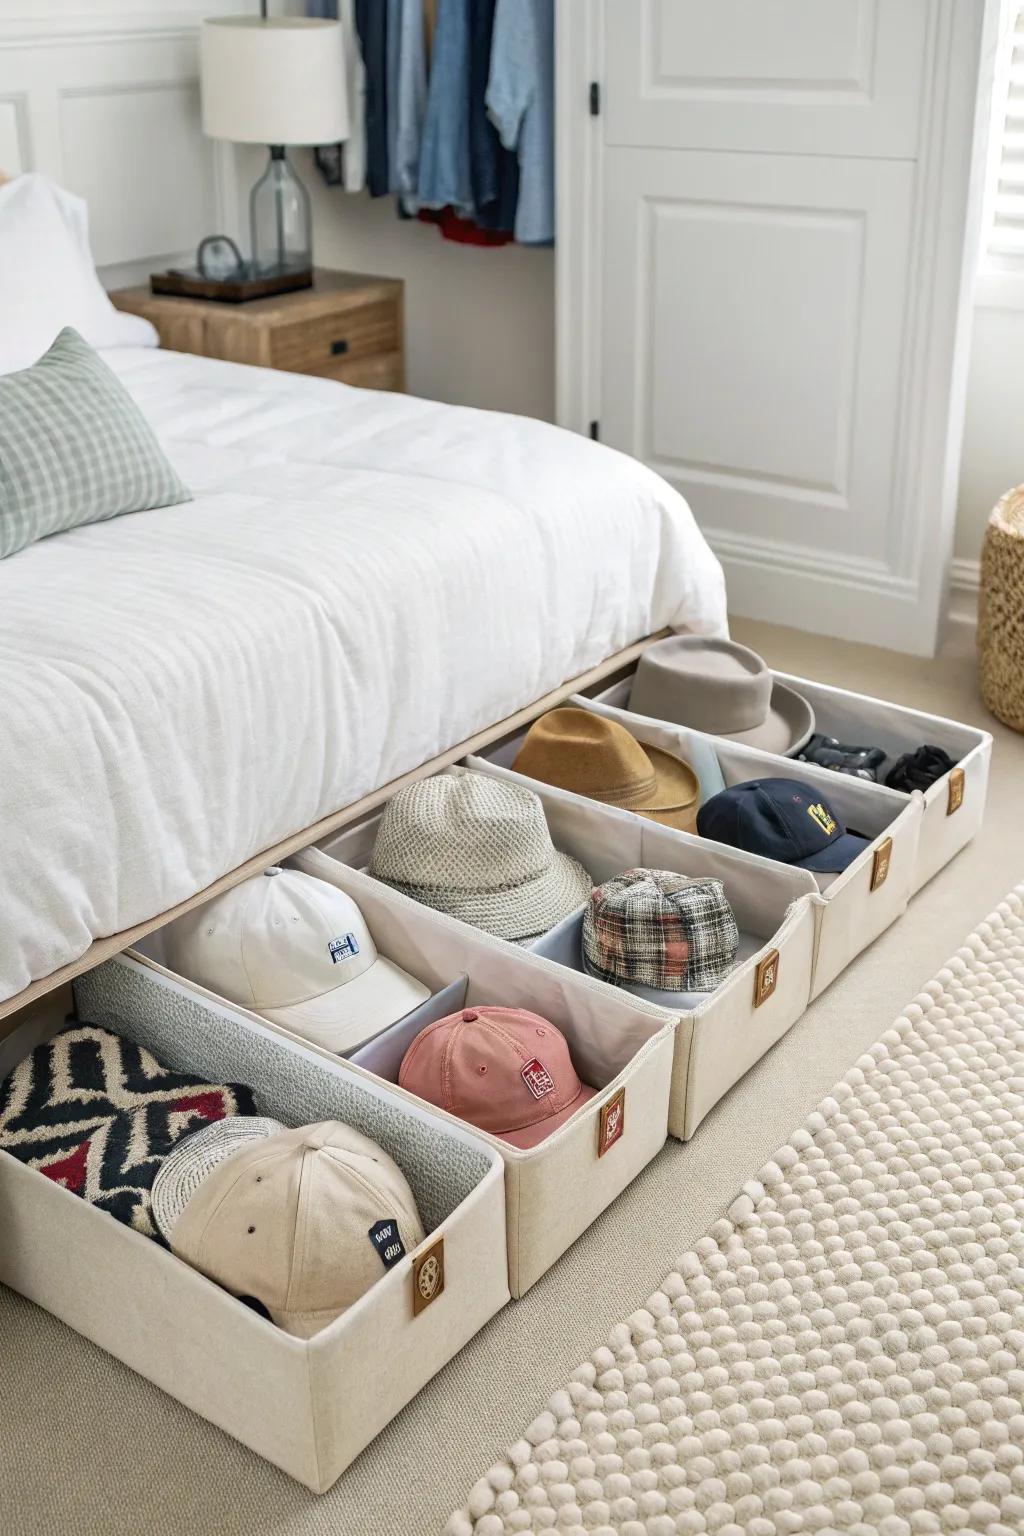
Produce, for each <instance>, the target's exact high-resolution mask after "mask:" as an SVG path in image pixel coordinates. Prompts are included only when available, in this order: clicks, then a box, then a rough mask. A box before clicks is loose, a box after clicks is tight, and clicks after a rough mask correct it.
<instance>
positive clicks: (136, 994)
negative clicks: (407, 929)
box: [0, 956, 508, 1492]
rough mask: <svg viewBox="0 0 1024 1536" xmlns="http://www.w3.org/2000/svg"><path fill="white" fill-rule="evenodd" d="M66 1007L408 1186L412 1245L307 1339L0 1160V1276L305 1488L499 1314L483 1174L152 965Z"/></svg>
mask: <svg viewBox="0 0 1024 1536" xmlns="http://www.w3.org/2000/svg"><path fill="white" fill-rule="evenodd" d="M75 996H76V1006H77V1012H78V1015H79V1017H80V1018H82V1019H84V1020H87V1021H89V1022H91V1023H94V1024H100V1025H103V1026H105V1027H107V1028H109V1029H112V1030H114V1031H116V1032H117V1033H118V1034H121V1035H124V1036H126V1037H127V1038H129V1039H131V1040H134V1041H136V1043H138V1044H139V1045H142V1046H145V1047H146V1048H147V1049H148V1050H150V1051H152V1052H153V1053H154V1054H155V1055H156V1056H157V1057H158V1058H159V1059H160V1060H161V1061H162V1062H164V1063H165V1064H166V1065H168V1066H170V1067H173V1068H175V1069H177V1070H179V1071H189V1072H196V1073H199V1074H201V1075H204V1076H208V1077H209V1078H210V1079H211V1080H212V1081H215V1082H227V1081H234V1082H244V1083H247V1084H248V1085H249V1086H250V1087H251V1088H253V1089H254V1091H255V1093H256V1095H257V1100H258V1103H259V1107H260V1109H261V1111H262V1112H264V1113H267V1114H270V1115H273V1116H275V1117H276V1118H277V1119H279V1120H282V1121H284V1122H285V1123H286V1124H288V1125H302V1124H306V1123H314V1122H316V1121H319V1120H325V1119H338V1120H343V1121H346V1122H347V1123H348V1124H350V1125H353V1126H355V1127H356V1128H357V1129H358V1130H360V1131H362V1132H364V1134H366V1135H368V1136H371V1137H372V1138H373V1139H374V1140H375V1141H377V1142H379V1143H380V1145H381V1146H383V1147H384V1148H385V1150H386V1151H387V1152H388V1153H389V1154H390V1155H391V1156H392V1157H393V1158H394V1159H395V1160H396V1162H398V1163H399V1165H400V1166H401V1168H402V1170H403V1172H404V1173H405V1175H406V1177H407V1178H408V1180H409V1183H410V1184H411V1186H412V1189H413V1192H414V1194H415V1196H416V1200H417V1203H418V1205H419V1210H420V1214H421V1216H422V1218H423V1222H424V1227H425V1230H426V1231H427V1232H428V1234H429V1235H428V1237H427V1238H426V1240H425V1242H424V1243H423V1244H422V1245H421V1246H420V1248H418V1249H416V1250H414V1251H413V1252H412V1253H410V1254H409V1255H407V1256H406V1258H404V1259H402V1260H401V1261H400V1262H399V1263H398V1264H396V1265H395V1267H394V1268H393V1269H391V1270H388V1271H386V1272H382V1275H381V1279H380V1280H379V1281H378V1282H377V1284H375V1285H374V1286H373V1288H372V1289H371V1290H370V1291H368V1292H367V1293H366V1294H365V1295H364V1296H363V1297H362V1298H361V1299H360V1300H359V1302H357V1304H356V1305H355V1306H354V1307H352V1308H350V1309H349V1311H348V1312H346V1313H344V1314H343V1315H342V1316H341V1317H339V1318H337V1319H336V1320H335V1321H334V1322H333V1323H331V1324H330V1325H329V1326H328V1327H327V1328H325V1329H323V1330H322V1331H321V1332H320V1333H318V1334H316V1335H315V1336H314V1337H313V1338H312V1339H310V1340H308V1341H306V1340H302V1339H298V1338H294V1337H292V1336H291V1335H290V1334H287V1333H284V1332H282V1330H281V1329H279V1328H277V1327H275V1325H274V1324H273V1323H270V1322H268V1321H267V1320H266V1319H264V1318H262V1317H261V1316H259V1315H258V1314H257V1313H256V1312H254V1311H252V1310H251V1309H250V1308H249V1307H247V1306H245V1305H244V1304H243V1303H242V1302H241V1301H238V1300H237V1299H236V1298H235V1297H233V1296H231V1295H229V1294H228V1292H227V1291H224V1290H222V1289H221V1288H220V1287H219V1286H218V1285H215V1284H214V1283H213V1282H212V1281H210V1280H207V1279H206V1278H205V1277H204V1276H203V1275H201V1274H199V1273H198V1271H196V1270H194V1269H192V1268H190V1266H189V1265H187V1264H185V1263H183V1262H182V1261H181V1260H179V1259H177V1258H175V1257H174V1256H173V1255H172V1254H170V1253H169V1252H167V1250H166V1249H164V1248H162V1247H160V1246H159V1245H158V1244H157V1243H155V1242H153V1241H152V1240H151V1239H150V1238H147V1237H144V1236H142V1235H141V1234H140V1233H138V1232H135V1231H132V1230H131V1229H130V1228H128V1227H126V1226H124V1225H123V1224H122V1223H121V1222H118V1221H115V1220H114V1218H113V1217H111V1216H109V1215H107V1214H106V1212H104V1211H100V1210H98V1209H97V1208H96V1207H94V1206H91V1205H88V1204H87V1203H86V1202H85V1201H84V1200H82V1199H80V1198H79V1197H78V1196H77V1195H73V1194H70V1193H69V1192H68V1191H67V1190H65V1189H62V1188H61V1187H60V1186H59V1185H57V1184H54V1183H52V1182H51V1181H50V1180H49V1179H47V1178H45V1177H44V1176H43V1175H42V1174H40V1173H38V1172H37V1171H36V1170H35V1169H33V1168H28V1167H26V1166H25V1165H24V1164H22V1163H20V1162H18V1161H17V1160H16V1159H15V1158H13V1157H11V1156H10V1155H9V1154H7V1153H4V1152H0V1230H2V1231H3V1233H4V1241H3V1242H2V1243H0V1280H2V1281H3V1282H4V1283H5V1284H7V1285H9V1286H11V1287H12V1288H13V1289H14V1290H16V1291H20V1292H21V1293H22V1294H23V1295H25V1296H28V1297H29V1298H30V1299H31V1300H32V1301H35V1302H37V1303H38V1304H39V1305H40V1306H42V1307H45V1308H46V1309H47V1311H49V1312H52V1313H54V1314H55V1315H56V1316H57V1317H59V1318H61V1319H62V1320H63V1321H64V1322H66V1323H68V1324H69V1325H70V1326H71V1327H72V1328H74V1329H76V1330H77V1331H78V1332H79V1333H82V1334H84V1335H85V1336H86V1338H89V1339H92V1340H93V1342H94V1343H96V1344H99V1345H100V1346H101V1347H102V1348H103V1349H106V1350H108V1351H109V1352H110V1354H112V1355H116V1356H117V1358H118V1359H119V1360H122V1361H123V1362H124V1363H125V1364H126V1365H128V1366H131V1368H132V1369H133V1370H135V1371H138V1372H139V1373H140V1375H142V1376H146V1377H147V1378H148V1379H149V1380H150V1381H152V1382H155V1384H156V1385H157V1386H158V1387H162V1388H163V1390H164V1391H165V1392H168V1393H170V1394H171V1396H172V1397H176V1398H177V1399H178V1400H179V1401H180V1402H182V1403H184V1404H185V1405H186V1406H187V1407H189V1408H191V1409H193V1410H194V1411H195V1412H196V1413H199V1414H201V1415H202V1416H203V1417H204V1418H206V1419H209V1420H210V1421H211V1422H212V1423H214V1424H216V1425H218V1426H219V1427H220V1428H221V1429H224V1430H226V1431H227V1433H228V1434H230V1435H233V1436H234V1437H235V1439H237V1440H241V1441H242V1442H243V1443H244V1444H245V1445H248V1446H250V1447H251V1448H252V1449H253V1450H254V1451H256V1452H258V1453H259V1455H261V1456H264V1457H266V1459H267V1460H268V1461H271V1462H274V1463H275V1465H277V1466H278V1467H280V1468H282V1470H283V1471H285V1472H287V1473H289V1474H290V1475H291V1476H292V1477H294V1478H297V1479H298V1481H299V1482H301V1483H305V1484H306V1486H307V1487H308V1488H312V1489H313V1490H314V1491H315V1492H323V1490H324V1489H326V1488H329V1487H330V1485H331V1484H332V1483H333V1482H334V1481H335V1479H336V1478H337V1477H338V1475H339V1474H340V1473H341V1472H342V1471H344V1469H345V1467H347V1466H348V1465H349V1463H350V1462H351V1461H352V1460H353V1459H354V1458H355V1457H356V1456H357V1455H358V1454H359V1452H360V1451H361V1450H362V1449H363V1448H364V1447H365V1446H366V1445H368V1444H369V1442H370V1441H371V1440H372V1439H373V1438H374V1436H375V1435H377V1434H378V1433H379V1432H380V1430H381V1429H383V1427H384V1426H385V1425H386V1424H387V1423H388V1421H389V1420H390V1419H392V1418H393V1417H394V1415H395V1414H396V1413H397V1412H398V1411H399V1409H401V1408H402V1407H403V1406H404V1404H405V1403H407V1402H408V1401H409V1400H410V1398H412V1397H413V1396H414V1395H415V1394H416V1392H418V1391H419V1389H420V1388H421V1387H422V1386H423V1385H424V1384H425V1383H426V1382H427V1381H429V1380H430V1378H431V1377H432V1376H434V1375H435V1374H436V1373H437V1371H439V1370H440V1369H441V1367H442V1366H443V1365H445V1364H446V1363H447V1362H448V1361H449V1360H450V1359H451V1358H452V1356H453V1355H454V1354H456V1353H457V1351H458V1350H459V1349H460V1348H461V1347H462V1345H463V1344H465V1343H466V1341H467V1340H468V1339H470V1338H471V1337H472V1336H473V1334H474V1333H476V1332H477V1330H478V1329H479V1328H481V1327H482V1326H483V1324H484V1323H485V1322H487V1321H488V1319H489V1318H491V1317H492V1316H493V1315H494V1313H495V1312H497V1311H498V1310H499V1309H500V1308H501V1307H502V1306H503V1305H504V1303H505V1302H506V1301H507V1300H508V1284H507V1274H506V1259H505V1210H504V1196H503V1184H504V1171H503V1166H502V1162H501V1159H500V1157H498V1155H497V1154H496V1152H495V1151H494V1149H493V1148H492V1147H490V1146H488V1145H486V1143H485V1142H484V1141H483V1140H482V1139H481V1138H479V1137H477V1136H475V1135H473V1133H472V1132H471V1131H470V1130H469V1129H468V1128H467V1127H464V1126H461V1125H457V1124H454V1123H452V1124H447V1125H446V1124H442V1123H441V1122H440V1121H439V1120H438V1119H437V1117H436V1116H431V1115H428V1114H426V1113H425V1112H424V1111H423V1110H422V1108H421V1107H420V1106H419V1105H418V1104H417V1103H416V1102H415V1101H411V1100H410V1101H407V1102H402V1101H401V1100H400V1099H399V1098H398V1097H397V1096H396V1095H395V1094H393V1093H391V1092H389V1091H387V1090H386V1089H383V1088H382V1087H381V1085H380V1084H379V1083H376V1082H374V1081H373V1080H372V1079H369V1078H363V1077H357V1076H355V1075H354V1074H353V1073H351V1072H349V1071H348V1070H347V1069H346V1068H345V1067H344V1066H342V1065H341V1064H339V1063H337V1062H335V1061H333V1060H331V1059H330V1058H328V1059H326V1060H325V1059H324V1058H323V1057H322V1056H320V1055H319V1054H317V1053H316V1052H314V1051H311V1050H306V1049H304V1048H303V1047H301V1046H298V1045H297V1044H296V1043H295V1042H293V1041H291V1040H288V1039H286V1038H284V1037H283V1036H282V1034H281V1032H279V1031H275V1030H274V1029H273V1028H271V1027H270V1026H266V1027H263V1026H261V1025H259V1024H258V1023H256V1022H255V1021H254V1020H253V1019H250V1018H247V1017H245V1016H244V1015H242V1014H240V1013H239V1012H238V1011H236V1010H233V1009H230V1008H228V1007H225V1006H221V1005H219V1004H217V1003H216V1002H214V1001H213V1000H212V999H211V998H209V997H207V996H203V995H201V994H199V993H197V991H196V990H195V989H194V988H187V987H185V986H182V985H180V984H179V983H177V982H176V981H174V980H173V979H172V978H170V977H169V976H167V975H165V974H161V973H160V972H159V971H157V970H156V969H155V968H154V967H153V966H152V965H150V964H147V963H142V962H139V961H136V960H133V959H131V958H128V957H124V956H121V957H118V958H117V959H115V960H110V961H108V962H107V963H106V964H105V965H102V966H100V967H98V968H97V969H96V970H94V971H90V972H87V973H86V975H84V976H83V977H81V978H80V979H79V980H78V981H77V982H76V984H75ZM55 1027H56V1026H55ZM52 1032H53V1031H52V1030H51V1031H50V1033H52ZM17 1036H18V1032H17V1031H15V1034H14V1035H12V1036H11V1037H9V1039H7V1040H5V1041H3V1042H2V1054H0V1069H2V1074H0V1075H6V1073H7V1071H9V1070H10V1068H11V1066H12V1065H13V1064H14V1061H15V1060H17V1059H18V1058H19V1057H20V1056H22V1055H24V1054H25V1053H26V1051H27V1050H30V1049H31V1048H32V1046H33V1045H35V1044H36V1043H38V1039H39V1038H40V1036H39V1033H38V1032H36V1033H35V1034H34V1035H33V1036H32V1038H23V1039H21V1040H19V1039H18V1038H17ZM430 1255H433V1256H434V1257H436V1258H438V1260H439V1262H440V1261H441V1260H442V1259H443V1269H442V1273H443V1286H442V1287H441V1288H440V1289H438V1290H436V1291H435V1292H434V1295H433V1299H432V1300H430V1301H429V1304H427V1305H425V1306H423V1307H422V1310H419V1311H418V1312H417V1311H416V1310H415V1306H416V1303H415V1300H414V1298H415V1296H416V1288H415V1287H414V1275H416V1274H417V1273H418V1270H419V1267H420V1265H422V1264H423V1263H424V1261H425V1260H426V1259H427V1258H428V1257H429V1256H430ZM431 1268H432V1266H431ZM420 1299H421V1301H422V1297H421V1298H420ZM382 1362H386V1365H384V1364H382Z"/></svg>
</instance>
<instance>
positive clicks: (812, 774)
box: [467, 685, 924, 999]
mask: <svg viewBox="0 0 1024 1536" xmlns="http://www.w3.org/2000/svg"><path fill="white" fill-rule="evenodd" d="M620 686H621V685H620ZM572 702H573V703H574V704H576V705H578V706H579V707H581V708H586V709H591V710H593V711H594V712H595V713H597V714H601V715H604V716H606V717H607V718H609V719H612V720H617V721H618V722H619V724H621V725H624V726H625V727H626V729H627V730H628V731H630V732H631V733H632V735H633V736H635V737H636V739H637V740H638V741H640V742H641V743H643V744H645V745H647V746H654V747H660V748H661V749H662V750H663V751H666V752H671V753H674V754H675V755H676V756H677V757H683V758H686V759H687V760H689V753H690V747H691V743H693V742H694V741H697V742H699V743H702V744H705V745H706V744H710V745H711V746H712V747H713V749H714V752H715V755H716V757H717V759H718V763H719V766H720V768H721V771H722V775H723V778H724V780H725V783H726V784H727V785H733V784H742V783H744V782H745V781H746V780H748V779H755V778H779V777H789V776H792V777H794V778H800V779H804V780H806V781H807V782H808V783H809V784H812V785H814V786H815V787H816V788H817V789H818V790H819V791H820V793H821V794H822V795H824V796H825V797H826V798H827V799H828V800H829V801H830V803H831V804H832V805H833V806H834V807H835V808H836V810H837V811H838V812H839V815H840V816H841V817H842V818H843V820H844V822H845V823H846V824H847V826H848V827H849V828H850V829H851V830H855V831H857V832H860V833H862V834H863V835H864V836H865V837H866V838H867V839H868V846H867V848H866V849H865V850H864V852H863V853H861V854H860V855H858V857H857V858H856V859H854V861H853V862H852V863H851V864H850V865H848V866H847V868H846V869H845V870H843V871H842V873H841V874H835V875H815V874H813V873H810V872H809V871H794V872H795V873H799V874H804V875H807V874H809V877H810V879H811V880H812V882H813V889H814V890H815V891H816V892H817V895H816V896H815V897H814V898H813V900H814V905H815V911H816V914H817V919H816V921H817V933H816V939H815V957H814V970H813V980H812V986H811V998H812V999H813V998H815V997H817V996H818V994H819V993H820V992H822V991H824V989H825V988H826V987H827V986H829V985H830V984H831V982H833V981H834V980H835V978H836V976H838V974H839V973H840V971H842V970H844V969H845V967H846V966H847V965H849V963H850V961H851V960H853V959H854V958H855V956H856V955H858V954H859V953H860V952H861V950H862V949H865V948H866V947H867V946H868V944H870V943H871V942H872V941H873V940H874V939H876V938H877V937H878V935H879V934H880V933H883V932H884V931H885V929H886V928H888V927H889V925H890V923H892V922H894V921H895V919H896V918H897V917H899V916H901V915H902V913H903V912H904V911H905V910H906V906H907V902H908V901H909V899H910V894H911V890H912V888H913V881H914V878H915V874H916V868H917V846H918V837H919V833H920V828H921V819H922V812H923V809H924V799H923V797H922V796H921V795H920V794H919V793H917V792H916V791H915V792H914V793H913V794H912V795H910V796H907V795H904V794H900V793H898V792H897V791H896V790H893V789H887V788H885V787H884V786H883V785H880V784H869V783H866V782H865V781H864V780H861V779H852V778H849V777H848V776H847V775H845V774H840V773H832V772H831V771H830V770H829V769H827V768H819V767H818V766H817V765H816V764H814V763H795V762H792V761H791V760H790V759H788V758H779V757H774V756H772V755H771V754H770V753H767V752H760V751H758V750H756V749H755V748H753V747H746V746H740V745H739V744H737V743H736V742H733V741H728V740H726V739H725V738H724V737H710V736H702V735H701V733H700V732H698V731H689V730H686V729H684V727H682V726H677V725H671V724H669V723H667V722H666V721H661V720H651V719H648V718H647V717H646V716H643V715H633V714H631V713H629V711H627V710H622V709H619V708H617V707H616V706H614V705H609V704H605V703H602V702H600V701H598V700H595V699H589V698H585V697H583V696H582V695H574V697H573V700H572ZM524 736H525V732H519V733H517V734H516V735H514V736H512V737H510V738H506V739H505V740H504V741H503V742H501V743H499V744H498V747H497V749H491V750H489V751H488V752H487V753H486V754H482V755H481V756H480V757H475V758H471V759H467V762H468V763H469V764H470V766H474V767H481V766H483V765H485V764H491V765H497V770H498V771H501V765H503V764H507V763H508V762H509V761H510V760H514V759H515V757H516V755H517V753H518V751H519V747H520V746H521V745H522V740H523V737H524ZM505 771H510V770H508V769H507V768H506V769H505ZM520 777H521V778H522V782H523V783H525V784H529V785H530V787H531V788H532V789H534V790H537V789H538V788H539V786H538V783H537V781H535V780H533V779H530V778H527V777H524V776H521V775H520ZM544 787H545V788H546V786H544ZM560 793H570V792H569V791H560ZM573 798H575V799H577V800H579V801H582V802H583V803H584V804H592V803H594V802H590V801H588V800H587V799H586V797H585V796H582V795H574V796H573ZM620 814H623V815H627V816H629V817H631V819H633V820H640V821H643V820H644V818H642V817H639V818H638V817H636V816H635V814H634V813H633V812H620ZM645 824H647V823H645ZM649 825H650V826H652V827H653V826H656V825H658V824H657V823H654V822H651V823H649ZM673 835H674V836H676V837H681V838H685V839H686V840H687V841H688V842H689V843H691V844H692V845H694V847H703V848H709V847H718V848H721V849H723V851H724V845H721V844H713V843H712V841H711V839H709V838H702V837H699V836H697V835H696V834H695V833H689V832H676V831H673ZM728 851H729V852H730V853H732V854H736V853H738V852H739V850H736V849H729V850H728ZM744 856H745V857H747V858H751V859H756V860H757V861H758V862H760V863H762V864H770V865H772V866H773V867H774V868H776V869H787V868H791V866H788V865H784V864H781V863H780V862H779V861H777V860H774V859H765V858H763V857H762V856H761V855H760V854H748V855H744Z"/></svg>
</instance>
